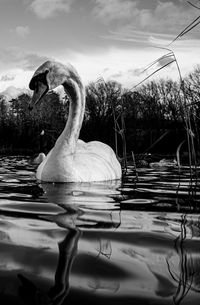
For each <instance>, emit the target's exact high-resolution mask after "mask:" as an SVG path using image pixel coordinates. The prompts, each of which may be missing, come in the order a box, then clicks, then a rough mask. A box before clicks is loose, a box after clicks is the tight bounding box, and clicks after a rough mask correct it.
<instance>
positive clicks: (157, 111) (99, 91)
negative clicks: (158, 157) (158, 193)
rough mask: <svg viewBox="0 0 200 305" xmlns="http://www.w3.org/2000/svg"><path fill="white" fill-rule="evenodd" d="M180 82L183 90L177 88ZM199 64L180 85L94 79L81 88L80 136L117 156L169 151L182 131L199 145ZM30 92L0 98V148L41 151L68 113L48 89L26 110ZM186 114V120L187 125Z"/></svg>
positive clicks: (65, 105)
mask: <svg viewBox="0 0 200 305" xmlns="http://www.w3.org/2000/svg"><path fill="white" fill-rule="evenodd" d="M183 86H184V88H183ZM199 98H200V67H196V68H195V69H194V70H193V72H191V73H190V74H189V75H188V76H187V77H186V78H185V79H184V84H180V83H179V82H178V81H174V80H172V79H160V80H152V81H149V82H145V83H143V84H142V85H140V86H139V87H138V88H135V89H134V91H130V90H127V89H124V88H123V87H122V85H121V84H119V83H118V82H115V81H104V80H103V79H99V80H98V81H96V82H91V83H90V84H89V85H88V86H87V87H86V110H85V116H84V122H83V126H82V129H81V134H80V138H81V139H83V140H85V141H90V140H100V141H102V142H105V143H107V144H109V145H111V146H112V147H113V148H114V149H115V150H117V153H118V154H119V155H122V153H123V149H124V145H125V146H126V151H127V152H131V151H134V152H135V153H145V152H158V153H166V154H167V153H174V152H175V151H176V148H177V146H178V145H179V143H180V142H181V141H183V140H184V139H186V138H187V133H188V132H190V133H191V134H192V133H193V138H194V143H195V145H196V147H198V145H199V133H198V130H199V120H200V103H199ZM29 101H30V96H29V95H27V94H22V95H20V96H19V97H18V98H16V99H12V100H11V101H9V102H7V101H6V100H5V98H4V97H1V98H0V152H1V153H2V154H3V153H6V154H8V153H11V154H14V153H22V154H34V153H38V152H41V151H43V152H45V153H47V152H48V151H49V150H50V149H51V147H52V146H53V145H54V143H55V140H56V139H57V138H58V136H59V135H60V133H61V132H62V130H63V128H64V126H65V123H66V120H67V116H68V107H69V104H68V100H67V96H66V98H65V99H64V100H60V98H59V95H58V94H57V93H55V92H51V93H49V94H48V95H46V96H45V97H44V98H43V102H42V103H41V104H40V105H39V106H38V107H36V108H35V109H34V110H33V111H32V112H30V111H29V110H28V103H29ZM186 117H187V119H188V118H189V122H190V124H189V128H187V124H186Z"/></svg>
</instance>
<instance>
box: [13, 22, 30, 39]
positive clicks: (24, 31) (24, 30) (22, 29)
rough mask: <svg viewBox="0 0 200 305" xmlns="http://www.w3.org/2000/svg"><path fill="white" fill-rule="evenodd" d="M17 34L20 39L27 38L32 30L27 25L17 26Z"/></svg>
mask: <svg viewBox="0 0 200 305" xmlns="http://www.w3.org/2000/svg"><path fill="white" fill-rule="evenodd" d="M14 31H15V33H17V35H18V36H20V37H25V36H27V35H28V34H29V33H30V29H29V27H28V26H27V25H26V26H20V25H19V26H17V27H16V28H15V30H14Z"/></svg>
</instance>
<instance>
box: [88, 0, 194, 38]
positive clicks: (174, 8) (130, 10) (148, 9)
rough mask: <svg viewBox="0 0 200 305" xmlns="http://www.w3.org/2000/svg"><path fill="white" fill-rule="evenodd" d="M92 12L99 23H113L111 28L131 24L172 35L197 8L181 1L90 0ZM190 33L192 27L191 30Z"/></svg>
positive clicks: (143, 29) (121, 27)
mask: <svg viewBox="0 0 200 305" xmlns="http://www.w3.org/2000/svg"><path fill="white" fill-rule="evenodd" d="M93 2H94V4H95V7H94V10H93V14H94V16H95V17H97V18H98V19H99V20H101V22H102V23H106V24H110V26H114V28H115V31H121V30H122V31H123V29H124V27H125V28H129V29H130V28H132V29H133V30H136V29H137V31H147V32H154V33H160V34H167V33H168V34H173V35H176V34H178V33H179V31H181V30H183V28H184V27H185V26H187V25H188V24H189V23H190V22H192V21H193V20H194V19H195V17H197V16H198V10H194V8H193V7H192V6H189V5H188V6H186V5H185V1H181V0H180V1H174V2H173V1H172V0H171V1H170V0H166V1H161V0H160V1H151V5H150V1H148V3H147V1H132V0H93ZM193 33H194V31H193Z"/></svg>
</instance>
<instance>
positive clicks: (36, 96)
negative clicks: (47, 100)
mask: <svg viewBox="0 0 200 305" xmlns="http://www.w3.org/2000/svg"><path fill="white" fill-rule="evenodd" d="M48 90H49V88H48V86H47V85H45V84H43V83H41V84H40V86H38V88H36V89H35V90H34V92H33V96H32V99H31V101H30V104H29V105H28V109H29V110H32V109H33V107H34V106H35V105H36V104H38V102H39V101H40V100H41V99H42V98H43V96H44V95H45V94H46V93H47V92H48Z"/></svg>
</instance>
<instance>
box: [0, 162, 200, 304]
mask: <svg viewBox="0 0 200 305" xmlns="http://www.w3.org/2000/svg"><path fill="white" fill-rule="evenodd" d="M190 178H191V177H190V171H189V169H188V168H187V167H185V168H184V169H182V170H181V175H179V173H178V170H177V169H174V168H169V167H168V168H158V169H156V168H154V169H153V168H149V169H147V168H146V169H138V179H136V177H135V173H134V169H133V167H132V166H131V165H130V166H129V167H128V172H127V176H126V178H125V179H124V181H123V183H121V182H109V183H95V184H75V183H69V184H38V183H37V181H36V180H35V168H34V167H33V166H32V165H30V162H29V161H28V159H26V158H22V157H9V158H5V157H4V158H3V157H2V158H0V304H15V305H18V304H26V305H27V304H28V305H29V304H30V305H31V304H56V305H57V304H88V305H89V304H95V305H98V304H99V305H112V304H115V305H118V304H123V305H127V304H159V305H160V304H192V305H195V304H199V302H200V220H199V219H200V214H199V208H200V202H199V201H200V193H199V189H198V187H197V185H196V183H195V181H193V183H192V184H191V179H190Z"/></svg>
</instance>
